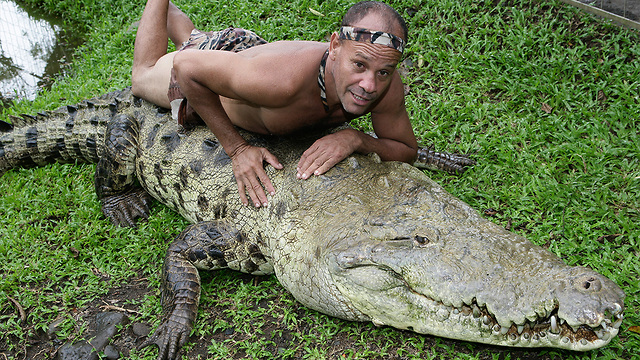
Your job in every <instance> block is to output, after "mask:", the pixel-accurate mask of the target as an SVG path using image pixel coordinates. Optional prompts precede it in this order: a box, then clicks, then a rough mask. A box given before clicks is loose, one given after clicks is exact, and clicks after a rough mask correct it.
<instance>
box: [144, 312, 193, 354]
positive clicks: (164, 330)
mask: <svg viewBox="0 0 640 360" xmlns="http://www.w3.org/2000/svg"><path fill="white" fill-rule="evenodd" d="M190 332H191V329H190V327H189V326H187V325H184V324H181V323H180V322H177V321H173V320H171V319H169V320H167V321H165V322H163V323H162V324H161V325H160V326H159V327H158V329H156V331H155V332H154V333H153V335H152V336H151V337H150V338H148V339H147V340H146V341H145V342H143V343H142V344H140V346H138V350H140V349H143V348H145V347H147V346H151V345H157V346H158V360H173V359H175V358H176V357H177V355H178V351H179V350H180V348H181V347H183V346H184V344H186V343H187V340H188V339H189V333H190Z"/></svg>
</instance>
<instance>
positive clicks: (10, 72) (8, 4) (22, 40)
mask: <svg viewBox="0 0 640 360" xmlns="http://www.w3.org/2000/svg"><path fill="white" fill-rule="evenodd" d="M72 26H73V25H70V24H69V22H67V23H65V22H64V21H63V20H62V19H57V18H55V17H53V16H51V15H46V14H43V13H42V12H40V11H38V10H36V9H30V8H26V7H23V6H22V5H19V4H17V3H16V2H13V1H10V0H0V100H2V104H6V103H7V102H9V101H11V100H21V99H27V100H33V99H34V98H35V97H36V95H37V94H38V92H39V91H40V90H41V89H43V88H48V87H49V86H51V83H52V82H53V78H54V77H55V76H56V75H58V74H60V73H61V72H62V71H63V70H64V68H65V66H66V64H67V61H70V60H71V56H72V54H73V52H74V50H75V49H76V48H77V47H78V46H79V45H80V44H81V43H82V39H81V38H79V37H78V36H77V33H79V32H78V31H77V29H74V28H73V27H72Z"/></svg>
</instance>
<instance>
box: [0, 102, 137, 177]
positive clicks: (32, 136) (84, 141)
mask: <svg viewBox="0 0 640 360" xmlns="http://www.w3.org/2000/svg"><path fill="white" fill-rule="evenodd" d="M134 101H135V100H134V97H133V95H132V94H131V91H130V89H125V90H123V91H116V92H112V93H108V94H105V95H103V96H100V97H97V98H93V99H91V100H86V101H83V102H81V103H80V104H78V105H76V106H64V107H61V108H59V109H57V110H54V111H51V112H47V113H40V114H38V115H37V116H29V115H23V116H22V118H17V117H12V119H11V120H12V125H13V129H11V130H9V131H5V132H0V175H1V174H3V173H4V172H6V171H7V170H9V169H12V168H16V167H25V168H28V167H35V166H41V165H45V164H49V163H53V162H65V163H68V162H76V161H78V162H90V163H94V162H97V161H98V159H99V157H100V156H101V154H102V153H103V151H104V134H105V129H106V124H107V123H108V122H109V121H110V120H111V118H112V117H113V116H114V115H115V114H117V113H118V112H119V111H121V110H122V109H123V108H126V107H130V106H131V104H132V103H133V102H134Z"/></svg>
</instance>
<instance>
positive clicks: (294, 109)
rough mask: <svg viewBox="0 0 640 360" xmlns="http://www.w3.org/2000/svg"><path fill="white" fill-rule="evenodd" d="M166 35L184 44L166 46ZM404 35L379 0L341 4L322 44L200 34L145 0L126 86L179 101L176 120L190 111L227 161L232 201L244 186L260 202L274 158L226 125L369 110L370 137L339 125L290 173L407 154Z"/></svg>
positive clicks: (164, 3) (256, 126) (236, 33)
mask: <svg viewBox="0 0 640 360" xmlns="http://www.w3.org/2000/svg"><path fill="white" fill-rule="evenodd" d="M168 38H170V39H171V40H172V41H173V42H174V43H175V44H182V43H184V46H183V47H182V49H181V50H179V51H177V52H172V53H169V54H166V51H167V45H168V40H167V39H168ZM406 40H407V30H406V25H405V23H404V20H402V17H401V16H400V15H398V13H397V12H395V10H393V9H392V8H391V7H389V6H388V5H386V4H383V3H380V2H373V1H367V2H362V3H358V4H356V5H354V6H353V7H352V8H350V9H349V11H347V14H346V15H345V18H344V20H343V23H342V27H341V28H340V31H339V32H337V33H333V34H332V36H331V41H330V43H328V44H327V43H319V42H307V41H279V42H274V43H266V42H265V41H264V40H262V39H261V38H259V37H258V36H257V35H255V34H254V33H252V32H250V31H247V30H242V29H231V28H230V29H227V30H225V31H221V32H215V33H201V32H199V31H198V30H195V29H194V25H193V23H192V22H191V21H190V20H189V18H188V17H187V16H186V15H185V14H184V13H182V12H181V11H180V10H179V9H178V8H177V7H176V6H175V5H173V4H172V3H171V2H169V0H148V2H147V5H146V7H145V10H144V13H143V14H142V19H141V21H140V27H139V29H138V35H137V37H136V42H135V49H134V61H133V71H132V90H133V93H134V94H135V95H137V96H139V97H142V98H144V99H146V100H149V101H151V102H153V103H155V104H157V105H159V106H163V107H167V108H168V107H172V105H173V107H174V108H178V107H179V110H178V111H177V113H178V121H179V122H181V123H182V124H184V125H185V126H188V125H189V123H190V122H191V121H192V119H193V118H194V117H197V116H198V115H199V117H200V118H201V119H202V120H203V121H204V123H205V124H206V125H207V126H208V127H209V129H211V131H212V132H213V133H214V134H215V135H216V137H217V138H218V141H219V142H220V144H221V145H222V147H223V148H224V149H225V151H226V153H227V154H228V155H229V157H230V158H231V160H232V164H233V172H234V175H235V177H236V182H237V185H238V190H239V192H240V199H241V201H242V202H243V203H244V204H245V205H247V204H248V199H247V194H248V195H249V198H250V199H251V200H252V201H253V204H254V205H255V206H256V207H260V206H267V195H266V193H265V189H266V191H267V192H269V193H270V194H271V195H273V194H274V193H275V189H274V187H273V185H272V184H271V181H270V180H269V178H268V176H267V174H266V172H265V170H264V162H267V163H268V164H271V165H272V166H273V167H274V168H276V169H282V165H281V164H280V163H279V162H278V159H277V158H276V157H275V156H274V155H273V154H271V153H270V152H269V151H268V150H266V149H264V148H260V147H254V146H251V145H249V144H248V143H247V142H246V141H245V140H244V139H243V138H242V137H241V135H240V134H239V133H238V131H237V130H236V126H237V127H240V128H243V129H245V130H248V131H253V132H256V133H260V134H274V135H284V134H291V133H294V132H296V131H299V130H301V129H305V128H309V127H315V126H331V125H336V124H340V123H343V122H345V121H349V120H351V119H354V118H356V117H358V116H361V115H363V114H366V113H371V120H372V125H373V129H374V131H375V133H376V137H375V138H374V137H372V136H369V135H367V134H364V133H362V132H360V131H356V130H353V129H345V130H342V131H338V132H336V133H333V134H330V135H327V136H325V137H323V138H321V139H319V140H317V141H316V142H315V143H314V144H313V145H312V146H311V147H310V148H309V149H308V150H307V151H305V152H304V154H303V155H302V157H301V159H300V161H299V163H298V167H297V172H298V178H300V179H307V178H309V177H310V176H311V175H321V174H323V173H325V172H326V171H327V170H329V169H330V168H331V167H333V166H334V165H335V164H337V163H338V162H340V161H341V160H343V159H345V158H346V157H347V156H349V155H350V154H352V153H353V152H358V153H370V152H375V153H377V154H378V155H380V157H381V158H382V159H383V160H397V161H404V162H409V163H411V162H413V161H414V159H415V157H416V152H417V142H416V139H415V136H414V134H413V130H412V128H411V124H410V121H409V117H408V115H407V112H406V109H405V106H404V92H403V85H402V81H401V79H400V76H399V74H398V73H397V72H396V66H397V64H398V62H399V61H400V59H401V57H402V51H403V48H404V43H405V42H406ZM196 48H197V49H196ZM203 49H204V50H203ZM207 49H214V50H207ZM219 50H230V51H219ZM170 83H171V85H170ZM182 98H186V100H184V101H183V100H182ZM174 99H177V100H174ZM172 100H174V101H172ZM193 111H195V113H197V115H194V114H193Z"/></svg>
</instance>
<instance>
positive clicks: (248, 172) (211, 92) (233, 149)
mask: <svg viewBox="0 0 640 360" xmlns="http://www.w3.org/2000/svg"><path fill="white" fill-rule="evenodd" d="M229 55H235V54H233V53H228V52H222V51H217V52H215V53H214V52H207V51H183V52H181V53H178V54H177V55H176V56H175V58H174V63H173V66H174V69H175V71H176V75H177V78H178V83H179V84H180V89H181V91H182V92H183V93H184V95H185V96H186V97H187V100H188V101H189V103H190V105H191V106H192V107H193V108H194V110H195V111H196V112H197V113H198V115H200V117H201V118H202V119H203V120H204V122H205V123H206V124H207V126H208V127H209V129H210V130H211V131H212V132H213V133H214V135H216V137H217V138H218V141H220V144H221V145H222V147H223V148H224V150H225V151H226V152H227V154H228V155H229V157H230V158H231V160H232V164H233V173H234V175H235V178H236V182H237V185H238V191H239V193H240V200H241V201H242V203H244V204H245V205H247V204H248V199H247V196H246V194H247V193H248V194H249V197H250V199H251V200H252V201H253V203H254V205H255V206H256V207H260V206H266V205H267V196H266V194H265V191H264V190H265V189H266V190H267V191H268V192H269V193H270V194H273V193H274V192H275V189H274V187H273V184H271V181H270V180H269V178H268V176H267V174H266V172H265V171H264V167H263V164H264V162H265V161H266V162H268V163H269V164H271V165H272V166H273V167H274V168H276V169H282V164H280V163H279V161H278V159H277V158H276V157H275V156H274V155H273V154H271V153H270V152H269V151H268V150H267V149H265V148H259V147H254V146H251V145H249V144H248V143H247V142H246V141H245V140H244V138H242V136H241V135H240V134H239V133H238V131H237V130H236V129H235V127H234V125H233V124H232V122H231V120H230V119H229V117H228V116H227V114H226V112H225V111H224V108H223V107H222V104H221V102H220V95H223V96H226V97H231V98H242V93H241V90H240V91H236V90H235V89H236V88H234V86H233V84H234V83H235V82H242V80H241V79H240V80H238V79H236V78H234V75H235V74H247V71H246V70H247V69H246V68H245V69H244V70H245V71H244V72H242V71H237V69H236V68H235V67H233V66H231V65H229V63H228V62H227V63H226V64H225V58H228V57H230V56H229ZM231 57H233V58H235V61H232V62H231V64H236V65H237V64H238V57H237V56H231ZM263 186H264V188H263Z"/></svg>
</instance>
